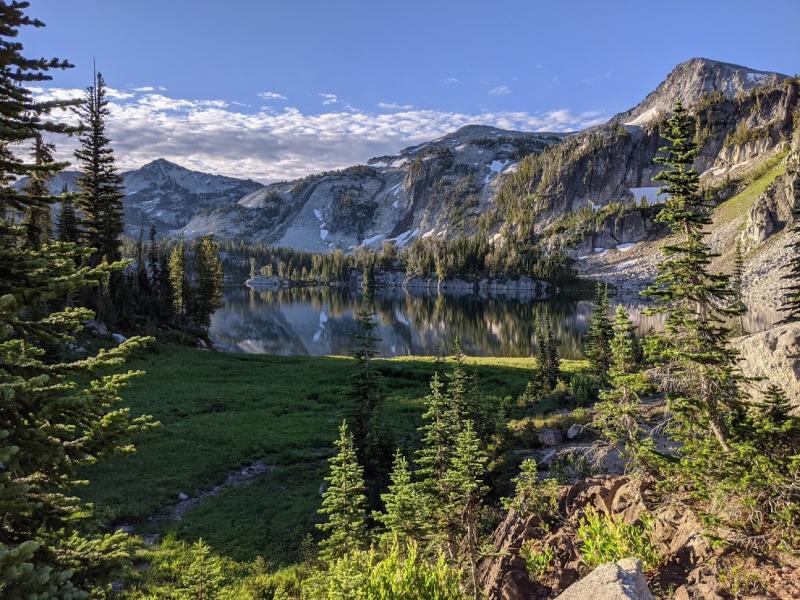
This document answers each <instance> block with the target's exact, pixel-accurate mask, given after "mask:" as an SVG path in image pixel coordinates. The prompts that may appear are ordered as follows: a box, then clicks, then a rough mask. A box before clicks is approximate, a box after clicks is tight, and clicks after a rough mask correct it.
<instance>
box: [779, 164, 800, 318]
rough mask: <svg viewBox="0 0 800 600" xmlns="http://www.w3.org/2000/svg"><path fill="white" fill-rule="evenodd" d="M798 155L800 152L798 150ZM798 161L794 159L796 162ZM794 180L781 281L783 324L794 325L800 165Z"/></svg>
mask: <svg viewBox="0 0 800 600" xmlns="http://www.w3.org/2000/svg"><path fill="white" fill-rule="evenodd" d="M798 153H800V150H798ZM797 161H800V159H796V162H797ZM795 169H796V173H795V179H794V210H793V211H792V215H793V217H794V224H793V225H792V228H791V229H790V230H789V234H788V236H789V237H788V243H787V248H788V249H789V265H788V267H787V268H786V274H785V275H784V276H783V281H785V282H786V285H785V286H784V287H783V302H782V304H781V310H782V311H783V314H784V316H783V321H782V322H783V323H796V322H798V321H800V164H797V165H796V166H795Z"/></svg>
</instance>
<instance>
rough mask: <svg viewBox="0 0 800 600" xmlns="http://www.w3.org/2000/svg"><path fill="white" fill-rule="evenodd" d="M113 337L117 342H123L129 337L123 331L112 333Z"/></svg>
mask: <svg viewBox="0 0 800 600" xmlns="http://www.w3.org/2000/svg"><path fill="white" fill-rule="evenodd" d="M111 339H112V340H114V341H115V342H117V343H118V344H121V343H122V342H124V341H125V340H127V339H128V338H126V337H125V336H124V335H122V334H121V333H112V334H111Z"/></svg>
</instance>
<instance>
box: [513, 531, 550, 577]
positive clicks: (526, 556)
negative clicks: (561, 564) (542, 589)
mask: <svg viewBox="0 0 800 600" xmlns="http://www.w3.org/2000/svg"><path fill="white" fill-rule="evenodd" d="M520 556H522V559H523V560H524V561H525V570H526V571H528V575H530V576H531V577H532V578H533V579H534V580H539V579H541V578H542V577H544V575H545V574H546V573H547V570H548V569H549V568H550V565H551V564H553V559H554V558H555V557H556V553H555V551H554V550H553V549H552V548H551V547H550V546H545V547H544V548H540V547H539V542H538V541H537V540H527V541H526V542H525V543H524V544H522V548H520Z"/></svg>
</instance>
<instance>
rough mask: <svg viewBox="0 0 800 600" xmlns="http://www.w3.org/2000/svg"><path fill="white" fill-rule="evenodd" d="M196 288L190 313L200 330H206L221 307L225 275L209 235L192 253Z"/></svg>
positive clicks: (217, 249) (216, 248) (217, 247)
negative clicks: (215, 312)
mask: <svg viewBox="0 0 800 600" xmlns="http://www.w3.org/2000/svg"><path fill="white" fill-rule="evenodd" d="M194 264H195V276H196V281H197V283H196V286H195V290H194V304H193V307H192V313H193V316H194V318H195V320H196V321H197V323H198V325H200V327H201V328H203V329H207V328H208V327H209V325H210V324H211V316H212V315H213V314H214V311H216V310H217V309H218V308H221V307H222V306H223V304H224V303H223V301H222V286H223V284H224V283H225V273H224V269H223V266H222V260H221V259H220V257H219V246H218V245H217V243H216V242H215V241H214V238H213V237H211V236H210V235H204V236H203V237H201V238H200V242H199V243H198V245H197V248H196V250H195V252H194Z"/></svg>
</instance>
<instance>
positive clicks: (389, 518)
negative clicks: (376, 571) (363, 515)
mask: <svg viewBox="0 0 800 600" xmlns="http://www.w3.org/2000/svg"><path fill="white" fill-rule="evenodd" d="M390 481H391V483H389V491H388V492H387V493H385V494H383V495H381V499H382V500H383V504H384V506H385V507H386V508H385V510H384V512H383V513H376V514H375V520H376V521H378V522H379V523H381V524H382V525H383V527H384V528H385V530H386V533H387V537H388V538H389V539H397V540H399V541H400V542H402V543H404V544H408V543H410V542H412V541H415V542H420V541H423V540H424V539H425V537H426V536H427V533H428V529H429V523H428V519H427V515H426V513H427V511H426V507H425V501H424V498H423V497H422V494H421V493H420V490H419V488H418V487H417V486H416V485H414V484H413V483H412V481H411V471H410V470H409V468H408V461H407V460H406V458H405V456H403V453H402V452H400V450H399V449H398V450H397V451H396V452H395V455H394V464H393V466H392V474H391V476H390Z"/></svg>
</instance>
